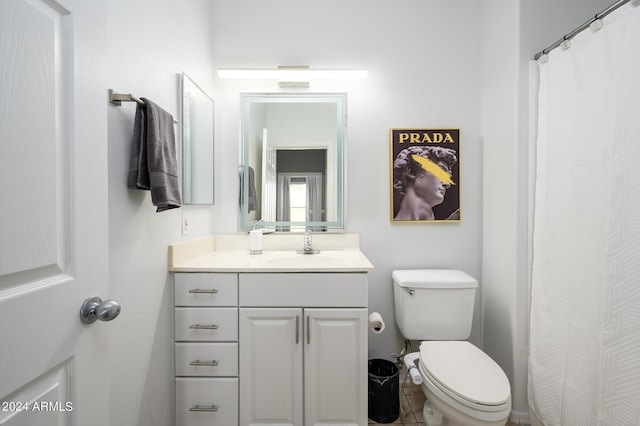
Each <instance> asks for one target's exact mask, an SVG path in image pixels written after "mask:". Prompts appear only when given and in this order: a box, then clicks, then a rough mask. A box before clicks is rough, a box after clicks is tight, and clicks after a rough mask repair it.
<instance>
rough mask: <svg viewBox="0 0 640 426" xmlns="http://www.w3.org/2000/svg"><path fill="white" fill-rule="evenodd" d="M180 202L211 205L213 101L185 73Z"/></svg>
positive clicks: (183, 78)
mask: <svg viewBox="0 0 640 426" xmlns="http://www.w3.org/2000/svg"><path fill="white" fill-rule="evenodd" d="M180 82H181V84H180V89H181V90H180V94H181V102H180V106H181V113H182V119H181V120H180V122H181V124H182V202H183V204H213V203H214V181H213V176H214V175H213V155H214V154H213V146H214V142H213V140H214V139H213V99H211V98H210V97H209V95H207V94H206V93H205V92H204V91H203V90H202V89H201V88H200V87H199V86H198V85H197V84H196V83H195V82H194V81H193V80H192V79H191V78H190V77H189V76H188V75H187V74H185V73H182V74H180Z"/></svg>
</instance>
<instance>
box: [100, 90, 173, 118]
mask: <svg viewBox="0 0 640 426" xmlns="http://www.w3.org/2000/svg"><path fill="white" fill-rule="evenodd" d="M109 102H111V103H112V104H113V105H116V106H121V105H122V102H135V103H137V104H139V105H144V101H143V100H142V99H139V98H136V97H135V96H133V95H132V94H131V93H117V92H114V90H113V89H109ZM173 123H174V124H177V123H178V121H177V120H176V119H175V118H174V119H173Z"/></svg>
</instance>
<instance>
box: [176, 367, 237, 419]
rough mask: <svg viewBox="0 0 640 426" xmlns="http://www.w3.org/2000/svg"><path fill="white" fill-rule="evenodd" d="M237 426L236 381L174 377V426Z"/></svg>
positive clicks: (230, 379)
mask: <svg viewBox="0 0 640 426" xmlns="http://www.w3.org/2000/svg"><path fill="white" fill-rule="evenodd" d="M237 424H238V379H236V378H186V377H176V425H181V426H230V425H237Z"/></svg>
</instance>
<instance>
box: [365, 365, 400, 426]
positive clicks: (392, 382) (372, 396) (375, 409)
mask: <svg viewBox="0 0 640 426" xmlns="http://www.w3.org/2000/svg"><path fill="white" fill-rule="evenodd" d="M399 375H400V372H399V371H398V367H397V366H396V365H395V364H394V363H393V362H391V361H388V360H386V359H376V358H374V359H370V360H369V418H370V419H371V420H373V421H375V422H377V423H393V422H394V421H395V420H396V419H397V418H398V416H400V391H399V385H400V380H399Z"/></svg>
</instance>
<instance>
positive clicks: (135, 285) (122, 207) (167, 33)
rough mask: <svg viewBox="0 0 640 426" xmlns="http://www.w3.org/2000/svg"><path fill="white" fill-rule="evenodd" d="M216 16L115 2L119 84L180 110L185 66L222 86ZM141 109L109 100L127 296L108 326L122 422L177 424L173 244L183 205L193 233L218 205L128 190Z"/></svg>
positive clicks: (113, 227) (168, 2) (113, 277)
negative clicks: (167, 202) (217, 76)
mask: <svg viewBox="0 0 640 426" xmlns="http://www.w3.org/2000/svg"><path fill="white" fill-rule="evenodd" d="M209 16H210V2H209V1H208V0H190V1H188V2H184V1H181V0H163V1H160V2H158V1H153V0H136V1H128V0H111V1H109V5H108V21H109V24H108V31H109V32H108V56H109V70H108V75H109V77H108V81H109V88H113V89H115V90H117V91H120V92H123V93H132V94H134V95H135V96H138V97H148V98H149V99H151V100H152V101H154V102H156V103H157V104H159V105H160V106H162V107H163V108H164V109H166V110H167V111H169V112H170V113H171V114H173V115H174V117H176V118H179V117H178V79H177V74H178V73H181V72H183V71H184V72H186V73H187V74H189V76H191V77H192V78H193V79H194V80H195V81H196V82H197V83H198V84H199V85H200V86H201V87H202V88H203V89H204V90H205V91H207V92H208V93H212V90H211V87H212V84H211V82H212V74H211V70H212V61H211V45H210V40H211V35H210V33H209V28H210V21H209ZM104 90H105V102H107V100H106V98H107V87H105V88H104ZM134 113H135V105H134V104H133V103H123V104H122V106H121V107H111V106H110V107H109V117H108V118H109V128H108V132H109V135H108V140H109V205H110V207H109V256H110V262H109V263H110V275H109V281H110V286H111V293H110V294H109V295H108V297H109V298H113V299H115V300H118V301H119V302H120V303H121V304H122V313H121V314H120V316H119V317H118V318H117V320H115V321H113V322H111V323H109V325H108V327H109V328H110V329H111V331H112V335H113V340H112V345H113V347H112V348H111V353H112V354H113V359H112V366H113V367H112V384H113V386H112V389H111V407H112V413H111V419H112V424H114V425H138V426H152V425H153V426H170V425H173V423H174V422H173V405H174V403H173V393H172V389H173V386H172V383H173V332H172V330H173V312H172V304H173V295H172V291H173V284H172V282H171V280H170V279H169V274H168V273H167V246H168V245H169V244H170V243H172V242H176V241H179V240H181V239H182V238H183V237H182V235H181V226H180V224H181V215H182V214H183V213H187V214H188V215H189V216H190V218H191V219H192V220H191V223H192V228H191V234H190V235H189V237H188V238H192V237H197V236H199V235H205V234H210V233H211V232H212V222H211V217H212V213H211V211H212V209H213V208H212V207H209V206H185V207H183V208H181V209H174V210H169V211H166V212H163V213H156V212H155V207H153V206H152V204H151V199H150V195H149V192H148V191H137V190H129V189H127V187H126V180H127V171H128V165H129V148H130V143H131V139H132V131H133V119H134ZM178 130H179V127H176V131H178ZM80 142H81V141H80ZM102 296H103V297H105V296H107V295H102ZM105 326H106V325H105ZM97 385H99V384H97Z"/></svg>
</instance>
